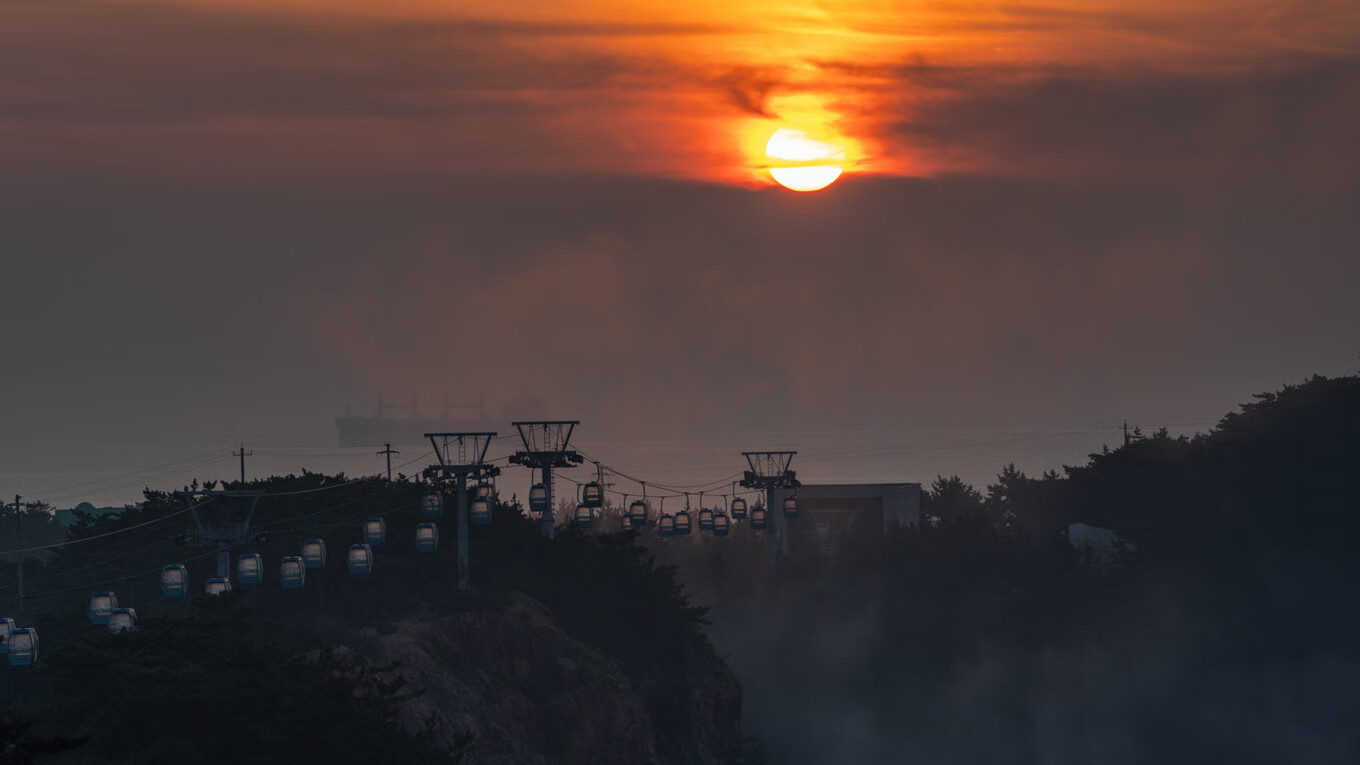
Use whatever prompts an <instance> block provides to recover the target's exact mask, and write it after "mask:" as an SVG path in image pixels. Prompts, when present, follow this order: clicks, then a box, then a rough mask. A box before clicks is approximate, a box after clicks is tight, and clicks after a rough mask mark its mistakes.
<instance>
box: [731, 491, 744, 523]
mask: <svg viewBox="0 0 1360 765" xmlns="http://www.w3.org/2000/svg"><path fill="white" fill-rule="evenodd" d="M732 520H734V521H744V520H746V500H744V499H742V498H741V497H737V498H736V499H733V500H732Z"/></svg>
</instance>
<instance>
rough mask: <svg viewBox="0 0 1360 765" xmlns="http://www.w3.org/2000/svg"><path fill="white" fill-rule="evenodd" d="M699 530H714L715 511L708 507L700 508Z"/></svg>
mask: <svg viewBox="0 0 1360 765" xmlns="http://www.w3.org/2000/svg"><path fill="white" fill-rule="evenodd" d="M699 530H700V531H712V530H713V511H712V510H710V509H708V508H706V507H701V508H699Z"/></svg>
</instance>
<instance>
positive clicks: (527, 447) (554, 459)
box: [510, 420, 583, 539]
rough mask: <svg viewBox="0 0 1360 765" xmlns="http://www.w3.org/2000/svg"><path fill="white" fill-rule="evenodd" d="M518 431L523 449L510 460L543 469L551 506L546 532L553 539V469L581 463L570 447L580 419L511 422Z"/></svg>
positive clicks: (546, 513) (547, 511)
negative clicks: (568, 445) (568, 446)
mask: <svg viewBox="0 0 1360 765" xmlns="http://www.w3.org/2000/svg"><path fill="white" fill-rule="evenodd" d="M510 424H511V425H514V426H515V429H516V430H518V431H519V439H520V441H522V442H524V449H522V450H521V451H518V452H515V453H514V454H512V455H511V456H510V461H511V462H513V463H515V464H517V465H523V466H525V467H527V468H529V469H531V470H532V469H534V468H537V469H539V470H541V471H543V488H544V489H545V490H546V491H547V493H548V506H547V508H546V509H544V511H543V524H542V528H543V536H545V537H547V538H548V539H552V538H553V536H554V534H555V533H556V531H555V525H554V523H553V485H552V469H553V468H555V467H556V468H569V467H573V466H575V465H579V464H581V462H582V461H583V460H582V458H581V455H580V454H577V453H576V452H574V451H572V450H570V449H568V448H567V443H568V442H569V441H571V434H572V431H574V430H575V429H576V426H577V425H580V424H581V421H580V420H537V421H534V422H512V423H510Z"/></svg>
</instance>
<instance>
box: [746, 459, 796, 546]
mask: <svg viewBox="0 0 1360 765" xmlns="http://www.w3.org/2000/svg"><path fill="white" fill-rule="evenodd" d="M797 453H798V452H742V453H741V456H743V457H745V458H746V464H747V466H748V467H750V470H747V471H746V472H745V473H744V474H743V475H742V479H741V485H742V486H744V487H746V488H748V489H763V490H764V491H765V517H766V518H768V519H769V520H770V522H771V525H772V526H773V528H774V533H773V534H770V535H769V536H768V537H767V539H768V540H769V541H768V542H767V543H766V545H767V546H766V550H767V551H768V553H769V563H770V565H772V566H773V565H774V563H775V562H776V561H777V560H778V559H779V556H781V555H787V554H788V552H789V519H788V518H787V517H785V515H784V513H783V512H782V511H776V510H775V507H774V492H775V489H796V488H798V487H799V486H801V485H802V484H800V483H798V475H797V473H795V472H794V471H792V470H789V465H790V464H792V463H793V456H794V455H795V454H797Z"/></svg>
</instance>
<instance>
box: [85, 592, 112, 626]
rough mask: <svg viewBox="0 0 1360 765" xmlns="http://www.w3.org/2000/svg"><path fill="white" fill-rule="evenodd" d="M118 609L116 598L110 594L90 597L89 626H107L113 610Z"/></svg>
mask: <svg viewBox="0 0 1360 765" xmlns="http://www.w3.org/2000/svg"><path fill="white" fill-rule="evenodd" d="M117 607H118V596H117V595H115V594H113V593H111V592H96V593H94V594H92V595H90V624H108V623H109V616H110V615H112V614H113V609H115V608H117Z"/></svg>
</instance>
